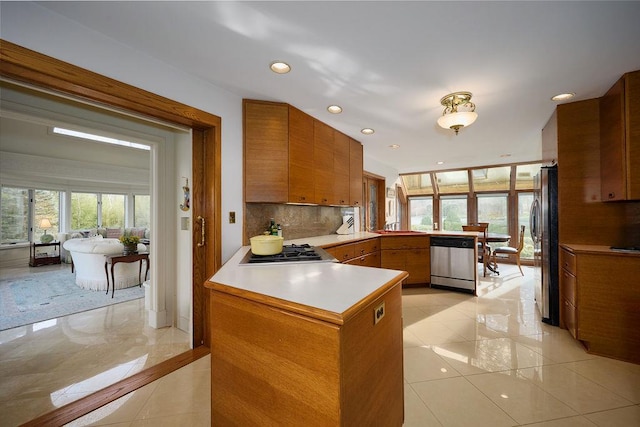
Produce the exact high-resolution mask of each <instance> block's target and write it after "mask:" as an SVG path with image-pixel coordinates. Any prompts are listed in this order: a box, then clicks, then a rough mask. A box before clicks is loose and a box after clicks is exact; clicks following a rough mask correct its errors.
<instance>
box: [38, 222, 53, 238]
mask: <svg viewBox="0 0 640 427" xmlns="http://www.w3.org/2000/svg"><path fill="white" fill-rule="evenodd" d="M51 227H52V226H51V221H49V219H48V218H42V219H41V220H40V228H42V229H43V230H44V234H43V235H42V236H40V241H41V242H42V243H51V242H52V241H53V235H51V234H47V228H51Z"/></svg>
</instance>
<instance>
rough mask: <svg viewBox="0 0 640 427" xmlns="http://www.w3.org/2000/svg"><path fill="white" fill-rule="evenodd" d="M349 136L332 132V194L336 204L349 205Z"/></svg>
mask: <svg viewBox="0 0 640 427" xmlns="http://www.w3.org/2000/svg"><path fill="white" fill-rule="evenodd" d="M349 184H350V183H349V137H348V136H347V135H345V134H343V133H340V132H334V134H333V196H334V198H335V199H334V200H335V203H336V204H338V205H349V199H350V196H349V188H350V185H349Z"/></svg>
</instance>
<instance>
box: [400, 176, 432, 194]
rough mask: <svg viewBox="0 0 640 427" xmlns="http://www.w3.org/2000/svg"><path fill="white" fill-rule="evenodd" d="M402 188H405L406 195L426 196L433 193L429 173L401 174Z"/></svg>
mask: <svg viewBox="0 0 640 427" xmlns="http://www.w3.org/2000/svg"><path fill="white" fill-rule="evenodd" d="M401 178H402V181H403V184H404V188H406V189H407V195H408V196H413V195H420V196H423V195H424V196H427V195H429V194H433V186H432V185H431V174H429V173H423V174H411V175H401Z"/></svg>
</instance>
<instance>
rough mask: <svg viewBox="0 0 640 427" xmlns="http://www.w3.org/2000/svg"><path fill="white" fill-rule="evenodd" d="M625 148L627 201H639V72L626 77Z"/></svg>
mask: <svg viewBox="0 0 640 427" xmlns="http://www.w3.org/2000/svg"><path fill="white" fill-rule="evenodd" d="M625 77H626V93H625V96H626V98H625V99H626V101H625V102H626V105H625V109H626V112H627V115H626V118H625V119H626V124H627V129H626V148H627V168H628V169H627V179H628V181H629V182H628V184H627V185H628V187H627V188H628V194H627V196H628V199H629V200H640V103H639V102H638V99H639V98H640V71H634V72H633V73H628V74H627V75H626V76H625Z"/></svg>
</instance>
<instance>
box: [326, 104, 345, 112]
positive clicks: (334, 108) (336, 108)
mask: <svg viewBox="0 0 640 427" xmlns="http://www.w3.org/2000/svg"><path fill="white" fill-rule="evenodd" d="M327 111H328V112H330V113H331V114H340V113H342V107H341V106H339V105H329V106H328V107H327Z"/></svg>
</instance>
